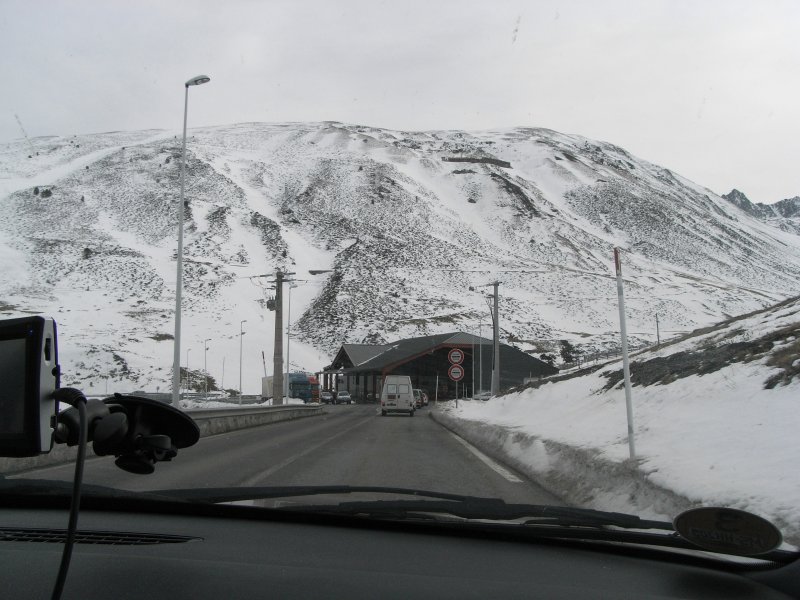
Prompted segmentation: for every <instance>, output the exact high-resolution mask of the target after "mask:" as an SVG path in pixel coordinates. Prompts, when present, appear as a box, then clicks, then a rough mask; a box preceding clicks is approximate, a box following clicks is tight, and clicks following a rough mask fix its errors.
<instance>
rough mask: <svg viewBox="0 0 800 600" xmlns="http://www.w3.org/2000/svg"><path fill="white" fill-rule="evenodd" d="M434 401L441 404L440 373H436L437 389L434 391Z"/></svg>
mask: <svg viewBox="0 0 800 600" xmlns="http://www.w3.org/2000/svg"><path fill="white" fill-rule="evenodd" d="M433 403H434V404H435V405H437V406H438V405H439V374H438V373H437V374H436V389H435V390H434V392H433Z"/></svg>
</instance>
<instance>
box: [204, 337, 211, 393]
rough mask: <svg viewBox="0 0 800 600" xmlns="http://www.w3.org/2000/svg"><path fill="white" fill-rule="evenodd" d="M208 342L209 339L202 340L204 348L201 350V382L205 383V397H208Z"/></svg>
mask: <svg viewBox="0 0 800 600" xmlns="http://www.w3.org/2000/svg"><path fill="white" fill-rule="evenodd" d="M210 341H211V338H206V339H204V340H203V346H204V348H205V349H204V350H203V381H204V382H205V385H204V389H205V395H206V396H208V368H207V365H208V361H207V358H208V342H210Z"/></svg>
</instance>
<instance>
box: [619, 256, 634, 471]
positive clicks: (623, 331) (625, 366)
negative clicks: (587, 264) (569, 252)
mask: <svg viewBox="0 0 800 600" xmlns="http://www.w3.org/2000/svg"><path fill="white" fill-rule="evenodd" d="M614 267H615V269H616V271H617V296H618V297H619V330H620V335H621V336H622V374H623V376H624V377H625V408H626V410H627V413H628V451H629V453H630V457H631V458H636V446H635V443H634V439H633V437H634V436H633V402H632V400H631V368H630V363H629V360H628V331H627V327H626V325H625V294H624V292H623V291H622V262H621V261H620V256H619V248H614Z"/></svg>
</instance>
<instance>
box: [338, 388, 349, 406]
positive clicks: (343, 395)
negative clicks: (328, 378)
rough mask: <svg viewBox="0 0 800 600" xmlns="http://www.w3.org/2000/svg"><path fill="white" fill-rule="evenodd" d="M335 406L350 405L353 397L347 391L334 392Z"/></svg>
mask: <svg viewBox="0 0 800 600" xmlns="http://www.w3.org/2000/svg"><path fill="white" fill-rule="evenodd" d="M335 400H336V404H352V403H353V397H352V396H351V395H350V392H348V391H347V390H342V391H340V392H336V398H335Z"/></svg>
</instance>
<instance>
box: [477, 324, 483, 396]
mask: <svg viewBox="0 0 800 600" xmlns="http://www.w3.org/2000/svg"><path fill="white" fill-rule="evenodd" d="M478 337H479V338H481V345H480V348H478V363H479V364H478V379H480V385H479V387H480V390H479V391H481V392H482V391H483V323H478Z"/></svg>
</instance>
